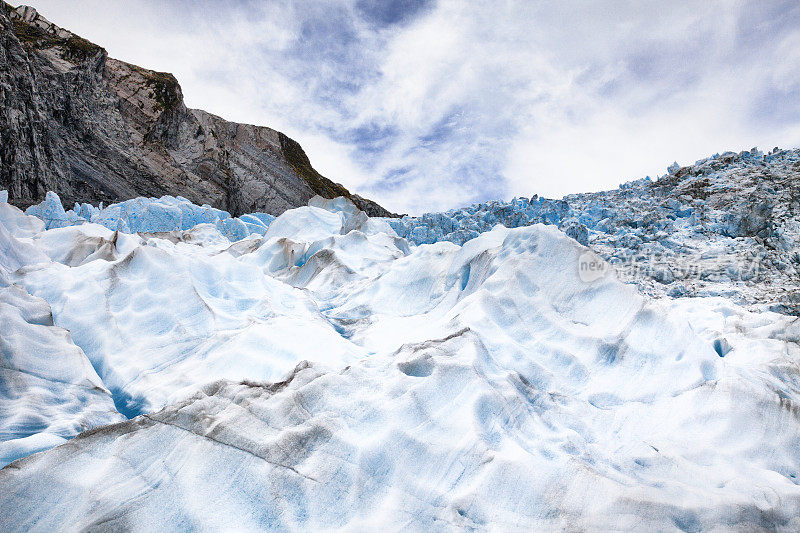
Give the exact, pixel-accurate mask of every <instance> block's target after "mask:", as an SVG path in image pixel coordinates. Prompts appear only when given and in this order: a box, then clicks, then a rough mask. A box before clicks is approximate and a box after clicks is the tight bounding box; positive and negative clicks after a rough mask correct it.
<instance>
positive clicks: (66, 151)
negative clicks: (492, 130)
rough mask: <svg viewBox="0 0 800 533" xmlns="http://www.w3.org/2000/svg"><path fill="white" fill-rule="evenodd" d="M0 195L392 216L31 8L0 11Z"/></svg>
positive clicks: (290, 152) (263, 136)
mask: <svg viewBox="0 0 800 533" xmlns="http://www.w3.org/2000/svg"><path fill="white" fill-rule="evenodd" d="M0 106H1V107H2V114H0V189H7V190H8V191H9V196H10V202H11V203H12V204H14V205H17V206H20V207H23V208H24V207H27V206H29V205H31V204H33V203H37V202H39V201H41V200H42V199H43V198H44V196H45V193H46V192H47V191H48V190H52V191H55V192H57V193H58V194H59V196H60V197H61V199H62V201H64V202H65V204H67V205H71V204H72V203H74V202H93V203H97V202H100V201H103V202H106V203H108V202H112V201H119V200H125V199H128V198H134V197H137V196H156V197H160V196H163V195H167V194H168V195H172V196H178V195H180V196H183V197H185V198H187V199H189V200H191V201H193V202H194V203H197V204H202V203H208V204H210V205H211V206H213V207H217V208H220V209H224V210H226V211H229V212H230V213H231V214H233V215H234V216H236V215H239V214H242V213H246V212H254V211H261V212H267V213H270V214H274V215H278V214H280V213H282V212H283V211H285V210H287V209H290V208H292V207H298V206H301V205H305V204H306V203H307V202H308V200H309V199H310V198H311V197H313V196H314V195H317V194H319V195H321V196H323V197H326V198H334V197H337V196H345V197H348V198H350V199H351V200H353V201H354V203H356V205H358V206H359V207H360V208H361V209H363V210H364V211H366V212H367V213H369V214H371V215H373V216H387V215H389V213H388V212H387V211H386V210H385V209H383V208H382V207H380V206H379V205H377V204H376V203H374V202H372V201H370V200H366V199H363V198H361V197H359V196H357V195H353V194H351V193H350V192H349V191H348V190H347V189H346V188H345V187H343V186H342V185H340V184H337V183H334V182H332V181H331V180H329V179H327V178H325V177H324V176H322V175H320V174H319V173H318V172H316V171H315V170H314V169H313V168H312V167H311V164H310V162H309V160H308V157H307V156H306V154H305V152H304V151H303V149H302V148H301V147H300V145H299V144H298V143H297V142H295V141H293V140H292V139H290V138H288V137H287V136H285V135H283V134H282V133H280V132H278V131H275V130H272V129H270V128H266V127H259V126H252V125H249V124H237V123H233V122H228V121H226V120H223V119H221V118H220V117H217V116H215V115H212V114H210V113H206V112H205V111H201V110H197V109H188V108H187V107H186V106H185V105H184V102H183V95H182V93H181V87H180V85H179V84H178V82H177V80H176V79H175V78H174V77H173V76H172V75H171V74H168V73H163V72H154V71H152V70H147V69H144V68H141V67H137V66H135V65H131V64H128V63H125V62H123V61H118V60H115V59H112V58H109V57H108V55H107V53H106V51H105V50H104V49H103V48H101V47H99V46H97V45H95V44H93V43H90V42H89V41H86V40H85V39H82V38H80V37H78V36H77V35H74V34H73V33H71V32H69V31H67V30H64V29H62V28H59V27H58V26H56V25H54V24H52V23H50V22H49V21H47V20H46V19H44V18H43V17H42V16H41V15H39V14H38V13H37V12H36V10H35V9H33V8H30V7H25V6H22V7H19V8H16V9H13V8H12V7H11V6H9V5H8V4H2V8H0Z"/></svg>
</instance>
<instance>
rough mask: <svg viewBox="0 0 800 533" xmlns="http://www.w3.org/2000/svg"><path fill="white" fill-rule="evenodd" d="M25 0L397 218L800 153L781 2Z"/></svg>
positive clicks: (798, 112)
mask: <svg viewBox="0 0 800 533" xmlns="http://www.w3.org/2000/svg"><path fill="white" fill-rule="evenodd" d="M26 3H27V4H28V5H33V6H34V7H36V8H37V9H38V11H39V12H40V13H41V14H42V15H43V16H45V17H46V18H48V19H49V20H50V21H51V22H53V23H55V24H57V25H59V26H62V27H64V28H67V29H69V30H71V31H73V32H75V33H77V34H78V35H81V36H82V37H84V38H87V39H89V40H90V41H92V42H95V43H96V44H99V45H101V46H103V47H105V48H106V50H108V53H109V55H110V56H112V57H115V58H117V59H121V60H123V61H127V62H131V63H134V64H137V65H140V66H143V67H146V68H151V69H154V70H159V71H166V72H172V73H173V74H175V76H176V77H177V78H178V81H179V82H180V83H181V86H182V88H183V93H184V98H185V101H186V104H187V105H188V106H189V107H193V108H200V109H204V110H206V111H209V112H211V113H215V114H217V115H220V116H221V117H223V118H225V119H228V120H232V121H236V122H245V123H251V124H257V125H263V126H269V127H271V128H274V129H277V130H280V131H282V132H284V133H286V134H287V135H289V136H290V137H292V138H294V139H296V140H297V141H298V142H300V144H301V145H302V146H303V148H304V149H305V151H306V153H307V154H308V155H309V158H310V159H311V162H312V164H313V165H314V167H315V168H316V169H317V170H318V171H320V172H321V173H322V174H324V175H325V176H327V177H329V178H331V179H332V180H334V181H336V182H339V183H342V184H344V185H345V186H346V187H348V188H349V189H350V190H351V191H353V192H357V193H358V194H360V195H362V196H366V197H368V198H371V199H373V200H376V201H377V202H378V203H380V204H381V205H383V206H384V207H386V208H388V209H390V210H392V211H394V212H399V213H410V214H420V213H422V212H426V211H441V210H446V209H451V208H455V207H459V206H464V205H469V204H471V203H475V202H480V201H487V200H495V199H505V200H507V199H510V198H512V197H515V196H528V197H529V196H532V195H533V194H539V195H540V196H546V197H561V196H563V195H565V194H568V193H575V192H588V191H597V190H604V189H610V188H615V187H616V186H617V185H619V184H620V183H623V182H626V181H630V180H633V179H638V178H642V177H644V176H651V177H652V178H656V177H657V176H659V175H663V174H664V173H665V171H666V167H667V166H668V165H669V164H671V163H672V162H673V161H677V162H678V163H680V164H683V165H685V164H690V163H693V162H694V161H696V160H698V159H701V158H703V157H707V156H709V155H712V154H715V153H721V152H724V151H726V150H732V151H741V150H747V149H750V148H752V147H754V146H758V147H759V148H761V149H762V150H765V151H766V150H769V149H771V148H773V147H774V146H779V147H781V148H795V147H798V146H800V3H798V2H794V1H787V2H780V1H761V0H759V1H752V2H747V1H723V2H715V1H708V0H706V1H698V2H663V1H657V2H648V1H631V2H623V1H608V2H595V1H587V2H574V1H552V2H551V1H531V0H523V1H515V0H496V1H493V2H483V1H479V0H475V1H464V0H456V1H450V0H395V1H386V0H342V1H322V0H316V1H314V0H310V1H305V0H302V1H301V0H298V1H288V0H286V1H284V0H274V1H273V0H270V1H258V2H256V1H253V2H246V1H243V2H203V1H175V2H164V1H138V2H129V1H115V0H112V1H109V0H104V1H100V0H97V1H95V0H87V1H63V0H61V1H55V0H29V1H28V2H26Z"/></svg>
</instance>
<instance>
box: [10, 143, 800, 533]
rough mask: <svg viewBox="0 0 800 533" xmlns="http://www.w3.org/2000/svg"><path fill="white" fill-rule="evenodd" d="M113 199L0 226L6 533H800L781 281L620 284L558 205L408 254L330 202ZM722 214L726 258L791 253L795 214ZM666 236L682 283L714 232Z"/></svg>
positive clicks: (797, 331) (371, 224) (799, 401)
mask: <svg viewBox="0 0 800 533" xmlns="http://www.w3.org/2000/svg"><path fill="white" fill-rule="evenodd" d="M741 157H742V159H740V160H737V161H738V163H737V161H734V163H733V165H734V166H735V165H736V164H741V165H744V166H746V165H747V164H750V163H748V161H750V159H752V158H750V159H748V158H749V157H750V156H741ZM787 158H788V159H787ZM742 161H744V162H742ZM781 161H783V162H786V161H788V163H786V164H788V165H791V164H794V159H791V157H790V156H786V157H784V158H783V159H781ZM773 167H774V165H773ZM726 168H729V167H726ZM723 170H724V169H723ZM722 174H724V172H722ZM675 175H676V171H675V170H673V171H672V173H671V174H670V175H669V176H667V178H669V177H670V176H673V177H674V176H675ZM687 175H688V176H689V178H686V179H700V178H698V177H697V175H691V173H690V172H685V173H684V176H687ZM698 175H700V176H702V173H698ZM726 175H727V174H726ZM676 179H677V178H676ZM711 183H712V186H713V184H714V183H716V182H714V180H711ZM641 186H642V187H645V186H648V187H650V186H649V185H646V184H642V185H641ZM679 186H681V187H682V186H683V185H681V184H680V183H679ZM648 190H650V189H648ZM620 191H623V189H620ZM620 191H617V193H618V194H619V193H620ZM608 194H611V193H608ZM776 194H777V193H776ZM640 196H641V195H639V198H640ZM710 196H711V201H713V199H714V197H713V194H711V195H710ZM598 198H605V197H600V196H599V197H598ZM614 198H615V199H616V200H615V201H617V202H619V197H614ZM770 198H771V197H770ZM0 200H3V198H0ZM668 200H669V199H668V198H667V199H664V200H663V202H664V204H665V205H666V204H667V203H668ZM637 201H639V200H637ZM48 202H49V203H48ZM130 202H131V203H130V204H129V205H134V206H135V208H130V209H128V210H127V211H124V212H123V211H122V210H121V208H119V207H117V206H109V207H107V208H105V210H108V209H111V210H112V211H111V212H109V214H108V215H103V211H105V210H97V211H92V209H97V208H92V209H90V208H89V207H81V206H78V207H76V210H73V211H70V212H64V210H63V208H61V207H60V202H58V199H57V197H55V198H54V195H50V196H48V199H47V200H46V201H45V203H44V204H41V205H40V206H36V207H35V208H32V210H29V211H31V212H32V213H34V214H37V215H39V216H41V217H42V219H44V220H40V219H39V218H35V217H33V216H30V215H26V214H24V213H22V212H21V211H19V210H18V209H16V208H14V207H12V206H10V205H9V204H7V203H5V202H3V201H0V324H1V325H2V330H1V334H0V357H2V368H0V463H3V464H5V463H10V464H7V465H6V466H5V467H4V468H3V469H2V470H0V529H2V530H3V531H17V530H18V531H27V530H31V529H33V530H41V531H49V530H54V529H56V530H60V529H69V530H82V529H103V530H111V529H113V530H117V529H133V530H154V529H156V530H163V529H166V530H186V529H202V530H230V529H237V530H264V529H271V530H276V529H279V530H285V529H289V530H319V529H326V530H327V529H346V530H354V529H355V530H363V529H370V530H371V529H377V528H388V529H390V530H399V529H411V530H417V531H432V530H433V531H439V530H445V531H447V530H454V529H479V530H498V531H523V530H550V529H567V530H621V529H637V530H648V531H650V530H652V531H681V530H682V531H698V530H751V529H759V528H764V529H778V530H785V531H797V530H798V529H800V485H798V483H799V480H798V476H799V475H800V347H798V340H800V324H798V320H797V318H796V317H795V316H792V315H791V314H789V313H786V312H783V313H778V312H775V310H779V311H786V310H787V308H788V307H787V306H786V305H785V304H786V301H789V300H786V301H784V300H781V299H780V298H773V300H772V303H770V302H771V301H770V300H769V298H770V296H774V295H775V294H778V293H777V292H776V291H775V290H773V289H774V287H773V288H770V287H772V284H773V283H774V281H775V280H776V279H778V280H779V279H781V278H780V276H781V273H783V275H785V276H790V274H789V273H788V272H787V268H788V263H787V266H786V267H785V268H783V269H780V268H778V267H777V266H775V265H774V264H773V263H771V262H770V263H769V264H768V265H766V266H763V268H764V269H765V270H764V272H766V274H765V277H761V278H758V279H756V280H752V281H751V282H748V280H744V281H743V282H741V283H735V282H733V281H731V280H730V279H727V280H726V279H723V278H721V277H719V276H717V277H713V276H712V277H711V278H706V279H702V278H698V280H697V283H698V286H699V287H701V288H702V289H703V290H706V291H707V292H708V293H707V294H704V295H703V296H705V297H690V295H689V294H687V293H681V294H678V293H672V294H671V293H670V290H671V289H674V288H675V286H672V284H673V283H676V282H677V281H676V280H674V279H673V280H671V281H669V280H668V281H665V282H664V283H661V284H662V285H667V286H669V287H667V288H666V289H658V285H656V283H660V282H657V281H655V280H654V277H653V276H654V274H653V272H652V271H642V273H640V277H638V278H636V279H634V280H633V282H634V283H633V284H631V283H623V282H622V281H621V280H620V279H618V277H620V276H621V274H619V272H623V270H622V269H615V268H611V267H608V265H607V264H606V263H603V260H602V259H601V257H605V258H607V259H608V258H610V255H609V254H610V253H613V250H616V252H617V253H622V251H623V248H622V247H621V245H619V244H617V245H616V246H617V248H614V247H613V246H612V244H613V243H612V236H613V238H614V239H615V241H614V242H617V241H618V240H620V238H621V237H623V236H624V235H623V234H622V233H619V232H617V230H616V229H614V230H613V232H612V233H604V232H602V231H600V230H598V229H597V227H598V225H597V224H595V225H593V226H591V227H588V228H587V226H586V225H585V224H584V227H583V230H580V228H578V227H577V224H578V223H581V224H583V223H582V222H578V221H577V219H578V218H579V215H574V212H576V211H575V210H576V209H577V208H576V207H569V206H568V209H570V210H573V215H571V216H574V217H576V220H570V217H571V216H568V217H567V218H566V219H565V218H563V217H561V218H559V219H558V221H554V220H555V219H553V220H550V221H549V222H548V224H547V225H545V224H542V223H538V222H542V221H541V220H537V221H535V222H537V223H534V224H533V225H528V224H522V223H520V224H518V225H519V226H520V227H515V228H507V227H504V226H502V225H498V226H494V227H493V228H491V229H489V228H484V227H479V228H478V229H479V230H480V231H478V230H475V232H476V233H475V235H472V234H470V235H469V236H470V237H472V238H470V239H469V240H466V239H464V240H462V241H461V242H457V243H454V242H448V239H444V238H436V239H431V240H434V241H437V242H431V243H422V242H421V241H420V240H419V239H418V240H416V241H415V239H414V238H413V236H414V235H417V236H419V235H421V232H422V230H415V229H414V228H415V227H418V226H417V221H415V220H411V219H408V218H406V219H402V220H399V221H398V220H385V219H371V218H368V217H366V216H365V215H364V214H363V213H361V212H360V211H358V210H357V209H355V207H354V206H353V205H352V204H350V203H348V202H346V201H344V200H343V199H336V200H322V199H319V198H315V199H314V200H312V202H311V203H310V205H309V206H307V207H301V208H298V209H293V210H290V211H287V212H286V213H284V214H282V215H281V216H279V217H278V218H276V219H275V220H270V219H266V218H264V219H262V218H258V217H253V218H254V219H255V220H260V221H261V224H259V223H257V222H256V221H255V220H253V219H250V218H246V217H247V216H245V217H241V218H240V219H230V218H229V217H226V216H225V215H227V214H219V213H212V214H213V217H212V216H211V215H208V213H209V211H208V210H206V209H205V208H200V207H198V206H191V205H188V206H187V205H185V200H182V199H174V198H163V199H160V200H151V201H147V200H145V199H139V200H137V201H130ZM549 202H553V201H549ZM599 202H600V200H598V199H597V198H595V199H594V200H592V201H589V200H585V202H584V204H585V205H584V204H581V205H584V208H581V209H583V211H586V210H587V209H590V208H592V209H593V208H594V207H597V205H599ZM154 204H158V205H154ZM539 204H540V207H541V204H542V203H541V202H539ZM589 204H591V205H589ZM520 205H521V202H520ZM575 205H578V204H575ZM586 205H589V207H586ZM697 205H699V204H697ZM529 207H530V202H528V204H527V206H526V207H525V209H528V208H529ZM59 208H60V211H59ZM537 209H538V208H537ZM553 209H555V208H553ZM565 209H566V208H565ZM615 209H617V211H618V212H622V211H624V209H625V206H624V205H622V204H620V205H618V206H617V207H615ZM658 209H660V208H654V212H656V213H658ZM665 209H666V208H665ZM676 209H677V207H676ZM709 209H710V208H709ZM714 209H717V207H714ZM545 210H548V212H550V211H552V210H551V208H550V207H547V208H546V209H545ZM478 211H480V210H478ZM485 211H487V212H489V211H491V209H487V210H485ZM79 212H81V213H83V214H84V215H86V216H83V215H79ZM165 212H166V213H172V215H170V216H172V218H169V219H168V222H164V220H167V219H166V218H164V216H165V215H164V213H165ZM618 212H617V214H615V215H614V216H613V217H612V216H611V215H607V216H605V217H604V218H603V219H602V220H605V221H606V222H604V224H606V225H610V226H609V227H611V226H614V227H615V228H617V227H626V228H631V231H628V232H624V233H625V235H638V236H639V237H637V238H639V239H640V243H638V244H637V247H636V250H639V251H641V250H640V249H639V246H644V247H645V248H647V246H646V245H647V244H648V243H649V244H650V246H656V244H653V243H658V242H659V240H658V239H655V238H653V239H650V238H647V240H645V239H642V238H641V237H642V236H643V235H644V236H645V237H646V236H647V235H646V234H648V232H649V231H650V229H648V228H650V226H646V225H636V224H627V223H623V222H621V220H623V219H624V218H625V217H624V216H622V215H619V213H618ZM42 213H49V214H47V215H46V216H45V215H43V214H42ZM52 213H56V215H52ZM70 213H71V214H70ZM120 213H122V214H120ZM142 213H145V214H142ZM176 213H177V215H176ZM198 213H200V214H198ZM203 213H205V214H203ZM223 213H224V212H223ZM565 213H566V214H568V213H569V211H566V210H563V213H562V214H565ZM112 214H115V215H114V216H115V217H116V218H114V222H113V227H107V226H109V225H112V224H111V223H110V222H109V223H108V224H102V223H101V222H103V221H104V220H105V221H109V220H111V215H112ZM73 215H74V216H73ZM173 215H174V216H173ZM201 215H202V216H207V217H211V218H207V219H202V220H201V219H199V218H198V217H201V218H202V216H201ZM711 215H713V216H711V217H710V219H709V220H711V222H709V223H708V225H707V226H706V227H705V230H708V234H707V237H708V239H707V240H708V241H710V242H711V241H713V244H715V245H717V246H718V249H717V250H718V251H717V252H716V254H717V256H720V255H722V256H724V255H725V254H735V253H736V250H737V247H739V248H747V247H748V246H749V244H748V243H750V242H751V241H748V240H747V239H761V241H760V242H761V244H759V243H758V241H756V240H753V241H752V242H753V243H756V244H759V245H761V246H764V247H765V249H769V252H768V253H767V256H766V257H767V259H768V260H769V261H772V260H773V259H774V260H775V261H778V260H783V259H785V260H786V261H788V262H789V263H791V261H792V259H791V257H792V254H796V253H797V246H796V244H795V241H794V240H793V238H794V237H793V236H794V235H795V233H794V229H795V228H796V226H792V225H791V222H792V218H791V216H790V215H791V213H790V214H789V215H780V216H778V215H779V213H778V209H771V210H770V221H769V226H768V227H767V229H764V228H756V229H757V230H758V231H757V232H756V233H755V234H752V235H751V234H742V235H732V234H731V233H730V231H729V230H728V229H724V228H723V229H719V231H717V229H718V228H716V226H713V224H714V222H713V221H714V220H717V218H715V217H716V216H717V214H715V213H714V212H712V213H711ZM103 216H105V217H106V218H101V217H103ZM481 216H483V215H481ZM559 216H561V215H559ZM598 216H599V215H598ZM719 216H722V214H720V215H719ZM792 216H793V215H792ZM76 217H77V218H76ZM184 217H185V220H184ZM780 217H783V218H780ZM449 218H450V219H454V217H452V216H450V217H449ZM465 218H466V216H462V217H461V219H465ZM682 218H686V219H687V220H686V221H682ZM679 219H680V220H679ZM132 220H138V222H135V223H136V224H139V225H138V226H132ZM198 220H199V223H197V224H196V222H198ZM226 220H228V221H232V222H224V221H226ZM426 220H428V221H430V220H432V218H431V217H428V219H426ZM565 220H566V221H568V222H567V223H566V225H565V224H562V223H561V222H563V221H565ZM582 220H584V221H586V217H584V218H583V219H582ZM669 220H671V221H673V226H672V227H673V229H674V231H672V232H671V234H670V235H671V237H672V239H674V240H675V241H676V242H677V244H678V245H677V246H675V247H674V248H673V249H672V250H673V252H674V255H673V256H672V259H671V260H666V259H665V261H667V262H669V261H671V262H672V264H674V263H675V262H676V261H679V260H681V258H686V257H689V254H690V251H689V250H688V249H683V248H681V246H686V247H690V248H691V247H692V246H695V245H698V243H700V242H701V241H702V239H703V237H702V235H704V233H702V231H701V230H700V229H702V228H703V226H702V220H701V218H700V217H699V215H698V218H697V220H696V224H695V223H694V222H689V220H691V218H690V216H687V217H676V218H674V219H669ZM676 220H677V221H678V223H677V224H675V221H676ZM54 221H55V222H54ZM64 221H67V222H64ZM169 221H171V222H169ZM221 221H222V222H221ZM245 222H246V223H247V224H250V225H251V226H252V227H251V226H244V227H245V229H244V230H242V226H239V225H238V224H242V225H244V224H245ZM462 222H463V220H462ZM529 222H530V221H529ZM545 222H547V221H545ZM598 222H599V221H598ZM123 224H124V226H123ZM170 224H172V225H170ZM426 224H427V222H426ZM432 224H433V223H432ZM653 224H654V225H657V224H658V218H657V217H656V218H655V219H654V221H653ZM747 224H749V222H748V223H747ZM466 225H467V224H466V223H463V224H462V226H464V227H466ZM510 225H511V224H510ZM558 226H561V227H562V229H565V230H569V231H567V232H566V233H567V234H569V235H571V236H572V237H576V238H578V240H581V241H583V242H584V243H588V244H590V246H591V247H592V249H593V250H595V252H590V250H589V248H587V247H586V246H584V245H583V244H581V243H579V242H578V241H577V240H576V239H575V238H571V237H570V236H568V235H567V234H565V233H564V232H562V231H561V230H559V228H558ZM132 227H136V228H139V233H128V232H126V231H131V229H132ZM232 227H236V228H238V230H237V232H234V233H231V229H230V228H232ZM409 227H410V228H411V229H408V228H409ZM653 227H655V226H653ZM737 227H738V226H737ZM47 228H50V229H47ZM403 228H405V229H408V231H406V230H405V229H403ZM576 228H577V229H576ZM698 228H700V229H698ZM709 228H710V229H709ZM715 228H716V229H715ZM725 228H729V226H725ZM748 228H749V226H748ZM787 228H788V229H787ZM447 229H451V228H450V226H448V227H447ZM240 230H241V231H240ZM398 230H399V233H400V234H401V235H403V236H399V235H398ZM487 230H488V231H487ZM705 230H703V231H705ZM133 231H137V230H135V229H134V230H133ZM144 231H149V233H145V232H144ZM453 231H455V230H451V231H448V232H447V233H445V232H444V230H442V236H443V235H447V234H450V235H452V233H453ZM637 231H638V233H637ZM715 231H717V233H714V232H715ZM747 231H748V232H750V233H753V232H752V231H750V230H749V229H748V230H747ZM753 231H755V230H753ZM765 231H766V232H767V233H769V234H766V233H764V232H765ZM778 231H779V233H780V238H781V239H783V240H782V241H781V243H782V244H780V246H773V247H772V248H769V244H770V242H772V241H770V239H771V238H777V237H774V235H773V233H772V232H778ZM725 232H728V233H727V234H723V233H725ZM758 232H761V235H760V236H759V235H758ZM712 233H713V234H714V236H711V234H712ZM745 233H747V232H745ZM449 240H457V241H458V239H449ZM629 240H630V239H629ZM658 246H661V245H660V244H658ZM781 246H782V247H783V248H781ZM612 249H613V250H612ZM625 249H627V250H630V249H631V248H630V247H629V248H625ZM708 249H709V250H712V251H713V250H714V248H713V246H712V247H709V248H708ZM594 253H597V254H598V255H593V254H594ZM587 257H591V258H596V260H597V261H598V262H599V263H600V264H602V265H603V269H602V270H601V271H599V274H598V273H596V272H595V273H593V274H592V275H587V272H586V270H585V269H584V267H585V266H586V261H587V259H586V258H587ZM781 258H783V259H781ZM612 263H614V261H612ZM791 268H794V267H793V266H792V267H791ZM624 281H631V280H629V279H624ZM679 281H680V283H682V284H684V285H686V284H687V283H689V281H687V280H686V279H683V280H679ZM726 284H727V286H731V287H734V290H733V291H732V292H730V293H726V291H725V290H724V287H725V286H726ZM793 284H796V280H795V279H793V278H792V279H791V281H787V286H790V285H791V286H794V285H793ZM648 288H650V289H648ZM770 291H772V292H770ZM654 296H659V298H657V299H656V298H653V297H654ZM775 302H777V304H779V305H777V304H775ZM771 309H772V310H771ZM72 437H74V438H72ZM54 446H55V447H54ZM48 448H51V449H48ZM41 450H47V451H43V452H41V453H35V452H40V451H41ZM31 454H33V455H31ZM12 461H13V462H12Z"/></svg>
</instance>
